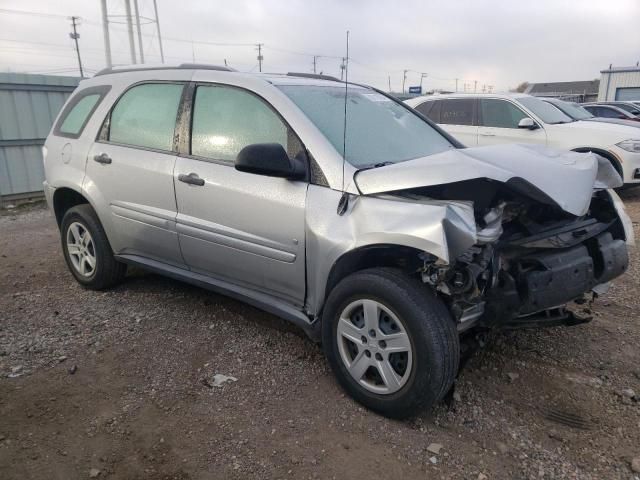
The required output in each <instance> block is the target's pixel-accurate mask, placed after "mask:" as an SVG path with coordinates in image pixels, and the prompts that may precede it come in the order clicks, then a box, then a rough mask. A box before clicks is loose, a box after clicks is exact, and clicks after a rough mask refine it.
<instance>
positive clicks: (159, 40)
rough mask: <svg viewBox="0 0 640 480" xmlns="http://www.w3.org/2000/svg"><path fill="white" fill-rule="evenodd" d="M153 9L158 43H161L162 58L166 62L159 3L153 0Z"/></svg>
mask: <svg viewBox="0 0 640 480" xmlns="http://www.w3.org/2000/svg"><path fill="white" fill-rule="evenodd" d="M153 11H154V12H155V14H156V28H157V29H158V44H159V45H160V60H161V61H162V63H164V50H163V49H162V35H161V34H160V20H159V19H158V4H157V3H156V0H153Z"/></svg>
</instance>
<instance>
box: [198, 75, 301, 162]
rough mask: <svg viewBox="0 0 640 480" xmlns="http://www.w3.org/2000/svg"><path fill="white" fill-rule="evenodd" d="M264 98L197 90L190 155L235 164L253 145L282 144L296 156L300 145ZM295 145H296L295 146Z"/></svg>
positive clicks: (226, 89) (239, 92)
mask: <svg viewBox="0 0 640 480" xmlns="http://www.w3.org/2000/svg"><path fill="white" fill-rule="evenodd" d="M289 140H290V135H289V128H288V127H287V125H286V124H285V123H284V122H283V121H282V119H280V117H279V116H278V115H277V114H276V113H275V112H274V111H273V109H272V108H271V107H270V106H269V105H267V104H266V103H265V102H264V101H263V100H262V99H261V98H259V97H258V96H256V95H253V94H252V93H249V92H247V91H244V90H241V89H239V88H234V87H226V86H199V87H198V88H197V89H196V95H195V103H194V108H193V122H192V132H191V154H192V155H195V156H198V157H205V158H211V159H214V160H222V161H228V162H233V161H234V160H235V159H236V156H237V155H238V152H239V151H240V150H242V149H243V148H244V147H246V146H247V145H251V144H254V143H279V144H280V145H282V146H283V147H284V148H285V150H287V151H288V152H289V155H291V156H295V155H296V154H297V153H298V152H297V151H295V150H300V148H301V147H300V145H301V144H300V143H299V142H298V141H296V139H294V138H291V140H292V142H291V143H292V145H289V143H290V142H289ZM294 144H295V145H294Z"/></svg>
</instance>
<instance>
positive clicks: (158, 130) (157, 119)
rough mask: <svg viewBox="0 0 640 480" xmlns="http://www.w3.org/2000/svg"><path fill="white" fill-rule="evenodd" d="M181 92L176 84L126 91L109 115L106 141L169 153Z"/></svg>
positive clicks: (153, 84)
mask: <svg viewBox="0 0 640 480" xmlns="http://www.w3.org/2000/svg"><path fill="white" fill-rule="evenodd" d="M183 88H184V85H183V84H176V83H146V84H143V85H137V86H135V87H133V88H131V89H129V90H127V92H126V93H125V94H124V95H122V97H120V100H118V103H116V106H115V107H114V108H113V110H112V111H111V118H110V121H109V134H108V141H109V142H112V143H118V144H122V145H132V146H136V147H143V148H150V149H153V150H164V151H172V150H173V134H174V131H175V127H176V117H177V115H178V106H179V105H180V98H181V96H182V90H183Z"/></svg>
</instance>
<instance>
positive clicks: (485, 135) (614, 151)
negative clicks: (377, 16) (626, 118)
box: [405, 93, 640, 184]
mask: <svg viewBox="0 0 640 480" xmlns="http://www.w3.org/2000/svg"><path fill="white" fill-rule="evenodd" d="M405 103H406V104H407V105H409V106H411V107H413V108H415V109H416V110H417V111H418V112H420V113H422V114H423V115H425V116H426V117H428V118H429V119H431V120H432V121H433V122H435V123H437V124H438V125H440V126H441V127H442V128H443V129H444V130H446V131H447V132H448V133H450V134H451V135H453V136H454V137H455V138H457V139H458V140H459V141H460V142H462V143H463V144H465V145H466V146H468V147H472V146H482V145H495V144H500V143H535V144H541V145H546V146H548V147H552V148H557V149H561V150H573V151H576V152H587V151H591V152H594V153H597V154H599V155H601V156H603V157H605V158H607V159H608V160H609V161H610V162H611V163H612V164H613V165H614V167H615V168H616V170H617V171H618V173H619V174H620V175H621V176H622V178H623V181H624V183H625V184H634V183H640V131H639V130H638V129H637V128H633V127H628V126H625V125H615V124H608V123H599V122H583V121H576V120H573V119H572V118H570V117H568V116H567V115H565V114H564V113H562V112H561V111H560V110H558V109H557V108H555V107H553V106H552V105H550V104H548V103H546V102H544V101H542V100H540V99H539V98H536V97H532V96H531V95H525V94H464V93H463V94H451V95H435V96H423V97H416V98H412V99H410V100H407V101H406V102H405Z"/></svg>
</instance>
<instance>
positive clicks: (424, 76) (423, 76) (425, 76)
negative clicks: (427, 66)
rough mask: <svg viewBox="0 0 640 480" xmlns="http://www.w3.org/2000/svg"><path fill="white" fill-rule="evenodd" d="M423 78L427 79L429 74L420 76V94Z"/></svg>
mask: <svg viewBox="0 0 640 480" xmlns="http://www.w3.org/2000/svg"><path fill="white" fill-rule="evenodd" d="M423 78H427V74H426V73H421V74H420V92H421V93H422V79H423Z"/></svg>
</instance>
